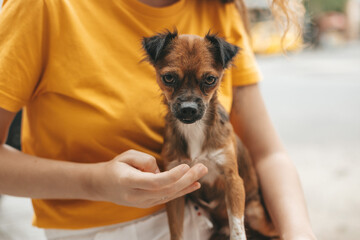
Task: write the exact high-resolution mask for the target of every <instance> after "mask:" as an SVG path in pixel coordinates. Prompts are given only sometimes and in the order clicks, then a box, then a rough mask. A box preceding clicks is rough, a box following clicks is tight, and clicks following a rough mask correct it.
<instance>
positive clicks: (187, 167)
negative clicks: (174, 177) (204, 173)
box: [181, 164, 189, 172]
mask: <svg viewBox="0 0 360 240" xmlns="http://www.w3.org/2000/svg"><path fill="white" fill-rule="evenodd" d="M187 170H189V165H187V164H184V165H183V166H182V168H181V171H184V172H185V171H187Z"/></svg>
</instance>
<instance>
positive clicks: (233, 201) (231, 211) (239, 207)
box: [224, 164, 246, 240]
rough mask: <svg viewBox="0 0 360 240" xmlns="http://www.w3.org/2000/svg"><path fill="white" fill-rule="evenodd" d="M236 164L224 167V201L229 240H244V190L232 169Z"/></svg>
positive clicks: (241, 182) (234, 169) (235, 169)
mask: <svg viewBox="0 0 360 240" xmlns="http://www.w3.org/2000/svg"><path fill="white" fill-rule="evenodd" d="M235 166H236V164H234V165H230V166H224V175H225V200H226V208H227V212H228V218H229V223H230V239H231V240H246V234H245V226H244V210H245V188H244V183H243V180H242V178H241V177H240V176H239V174H238V172H237V168H234V167H235Z"/></svg>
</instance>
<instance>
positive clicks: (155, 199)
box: [138, 182, 201, 208]
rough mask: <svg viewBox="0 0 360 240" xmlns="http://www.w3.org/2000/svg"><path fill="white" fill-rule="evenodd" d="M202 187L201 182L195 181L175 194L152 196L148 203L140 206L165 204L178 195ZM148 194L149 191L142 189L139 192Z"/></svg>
mask: <svg viewBox="0 0 360 240" xmlns="http://www.w3.org/2000/svg"><path fill="white" fill-rule="evenodd" d="M200 187H201V184H200V183H199V182H194V183H193V184H191V185H190V186H188V187H187V188H185V189H183V190H181V191H179V192H176V194H173V195H169V196H167V195H165V196H161V195H158V196H152V197H151V199H149V200H148V201H147V202H146V203H143V204H142V205H139V206H138V207H140V208H148V207H152V206H156V205H160V204H164V203H167V202H169V201H171V200H174V199H176V198H178V197H181V196H184V195H186V194H188V193H191V192H193V191H196V190H198V189H199V188H200ZM141 194H142V195H144V196H145V195H148V194H149V192H148V191H141V193H140V192H138V195H141Z"/></svg>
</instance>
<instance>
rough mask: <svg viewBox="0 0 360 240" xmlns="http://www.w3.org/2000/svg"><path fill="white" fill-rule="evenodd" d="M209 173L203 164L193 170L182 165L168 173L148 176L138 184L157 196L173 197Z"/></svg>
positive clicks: (195, 166)
mask: <svg viewBox="0 0 360 240" xmlns="http://www.w3.org/2000/svg"><path fill="white" fill-rule="evenodd" d="M207 171H208V170H207V168H206V167H205V166H204V165H203V164H196V165H194V166H193V167H192V168H189V166H188V165H186V164H182V165H179V166H177V167H175V168H173V169H171V170H169V171H166V172H162V173H159V174H151V175H150V174H148V175H147V176H146V177H145V178H141V179H138V181H137V184H138V185H139V186H142V187H140V188H142V189H147V190H152V191H153V192H154V193H155V194H156V195H161V196H164V195H173V194H175V193H176V192H178V191H180V190H182V189H185V188H187V187H189V186H190V185H191V184H193V183H194V182H196V181H198V180H199V179H200V178H201V177H202V176H204V175H205V174H206V173H207ZM149 175H150V176H149Z"/></svg>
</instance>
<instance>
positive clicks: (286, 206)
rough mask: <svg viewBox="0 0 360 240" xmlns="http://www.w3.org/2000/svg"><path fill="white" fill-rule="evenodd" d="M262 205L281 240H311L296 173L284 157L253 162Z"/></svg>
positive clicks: (312, 237)
mask: <svg viewBox="0 0 360 240" xmlns="http://www.w3.org/2000/svg"><path fill="white" fill-rule="evenodd" d="M255 162H257V164H256V171H257V173H258V176H259V180H260V184H261V191H262V193H263V195H264V199H265V203H266V205H267V208H268V210H269V213H270V215H271V218H272V219H273V221H274V224H275V226H276V227H277V228H278V230H279V232H280V234H281V236H280V237H281V239H284V240H287V239H291V240H295V239H299V240H300V239H315V237H314V236H313V233H312V229H311V226H310V224H309V223H310V221H309V217H308V214H307V208H306V204H305V200H304V196H303V191H302V188H301V184H300V180H299V177H298V174H297V171H296V169H295V167H294V165H293V164H292V162H291V161H290V160H289V158H288V156H287V154H286V153H283V152H280V153H276V154H272V155H269V156H267V157H266V158H264V159H257V160H255Z"/></svg>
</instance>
